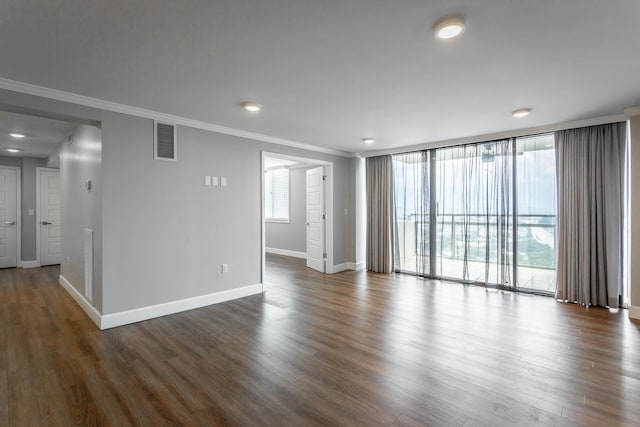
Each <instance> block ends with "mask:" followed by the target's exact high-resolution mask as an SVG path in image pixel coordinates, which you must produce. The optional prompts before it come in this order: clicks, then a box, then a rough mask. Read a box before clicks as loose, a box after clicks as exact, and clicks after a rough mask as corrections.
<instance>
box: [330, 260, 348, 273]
mask: <svg viewBox="0 0 640 427" xmlns="http://www.w3.org/2000/svg"><path fill="white" fill-rule="evenodd" d="M350 264H353V263H351V262H343V263H342V264H338V265H334V266H333V269H332V271H331V273H340V272H341V271H346V270H352V268H351V265H350Z"/></svg>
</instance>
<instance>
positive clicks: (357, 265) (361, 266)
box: [349, 262, 367, 271]
mask: <svg viewBox="0 0 640 427" xmlns="http://www.w3.org/2000/svg"><path fill="white" fill-rule="evenodd" d="M349 264H351V266H350V268H351V270H355V271H362V270H365V269H366V268H367V266H366V263H365V262H350V263H349Z"/></svg>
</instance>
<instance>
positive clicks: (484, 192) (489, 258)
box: [435, 141, 513, 286]
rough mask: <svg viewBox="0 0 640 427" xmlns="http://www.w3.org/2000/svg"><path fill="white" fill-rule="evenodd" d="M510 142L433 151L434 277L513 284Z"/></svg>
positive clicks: (511, 153)
mask: <svg viewBox="0 0 640 427" xmlns="http://www.w3.org/2000/svg"><path fill="white" fill-rule="evenodd" d="M512 158H513V152H512V143H511V141H496V142H491V143H483V144H475V145H466V146H460V147H451V148H444V149H440V150H437V151H436V181H437V193H436V199H437V207H438V209H437V213H436V221H437V223H436V224H437V225H436V231H437V234H436V254H435V256H436V271H435V275H437V276H441V277H449V278H455V279H459V280H464V281H472V282H483V283H490V284H499V285H504V286H511V285H512V283H511V275H512V274H511V258H512V254H513V238H512V230H513V227H512V226H511V224H512V217H513V215H512V209H511V205H512V199H511V186H512V184H511V176H512V172H513V171H512Z"/></svg>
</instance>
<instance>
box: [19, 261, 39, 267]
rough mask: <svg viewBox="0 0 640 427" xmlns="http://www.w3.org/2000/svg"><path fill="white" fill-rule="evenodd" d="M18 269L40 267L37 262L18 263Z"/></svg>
mask: <svg viewBox="0 0 640 427" xmlns="http://www.w3.org/2000/svg"><path fill="white" fill-rule="evenodd" d="M20 267H22V268H36V267H40V263H39V262H38V261H20Z"/></svg>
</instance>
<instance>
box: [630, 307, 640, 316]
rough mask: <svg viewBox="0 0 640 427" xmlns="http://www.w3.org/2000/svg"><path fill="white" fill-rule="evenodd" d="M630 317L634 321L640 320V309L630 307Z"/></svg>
mask: <svg viewBox="0 0 640 427" xmlns="http://www.w3.org/2000/svg"><path fill="white" fill-rule="evenodd" d="M629 317H630V318H632V319H640V307H638V306H634V305H632V306H629Z"/></svg>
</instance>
